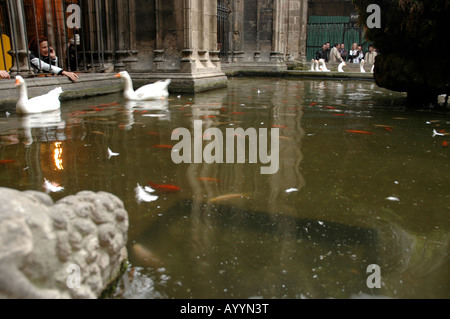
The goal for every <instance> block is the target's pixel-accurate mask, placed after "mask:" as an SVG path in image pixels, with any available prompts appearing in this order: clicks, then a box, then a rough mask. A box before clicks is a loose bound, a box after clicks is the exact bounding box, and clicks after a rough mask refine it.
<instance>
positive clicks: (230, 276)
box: [0, 78, 450, 298]
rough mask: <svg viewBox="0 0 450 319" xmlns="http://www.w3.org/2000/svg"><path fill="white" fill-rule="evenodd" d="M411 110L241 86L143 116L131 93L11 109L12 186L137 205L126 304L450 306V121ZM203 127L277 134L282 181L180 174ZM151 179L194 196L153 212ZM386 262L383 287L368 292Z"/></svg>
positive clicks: (1, 176) (316, 90)
mask: <svg viewBox="0 0 450 319" xmlns="http://www.w3.org/2000/svg"><path fill="white" fill-rule="evenodd" d="M258 90H259V91H258ZM404 102H405V96H404V95H403V94H398V93H394V92H390V91H387V90H383V89H380V88H378V87H377V86H376V85H375V84H373V83H372V82H370V81H363V82H356V81H323V80H306V79H305V80H298V79H295V80H294V79H276V78H271V79H262V78H254V79H253V78H252V79H247V78H231V79H230V80H229V87H228V89H224V90H218V91H213V92H208V93H202V94H198V95H196V96H186V95H183V96H177V95H172V96H171V97H170V101H169V102H168V103H167V105H164V104H162V103H161V102H159V103H151V104H146V105H140V106H138V107H136V106H135V107H134V108H132V107H131V106H130V105H128V106H127V104H126V103H125V102H124V101H123V99H122V97H121V95H120V94H117V95H110V96H102V97H98V98H91V99H87V100H81V101H70V102H64V103H63V106H62V110H61V114H57V115H47V116H42V115H40V116H35V117H18V116H17V115H16V114H15V112H14V111H13V110H8V111H9V113H11V114H10V116H9V117H6V110H2V111H1V113H0V115H1V117H0V163H1V164H0V186H4V187H10V188H15V189H18V190H30V189H32V190H43V186H42V185H43V181H44V178H45V179H47V180H49V181H52V182H55V183H58V184H60V185H61V186H63V187H64V188H65V189H64V192H62V193H53V194H52V197H53V198H54V199H55V200H58V199H60V198H62V197H65V196H67V195H69V194H75V193H77V192H79V191H82V190H93V191H106V192H110V193H113V194H115V195H116V196H118V197H119V198H120V199H122V200H123V202H124V204H125V207H126V209H127V211H128V212H129V216H130V231H129V241H128V247H129V257H130V268H129V273H128V275H127V276H126V280H125V281H123V282H122V283H121V285H120V287H119V288H120V289H119V291H118V297H119V298H250V297H262V298H329V297H331V298H350V297H354V296H355V295H358V294H360V293H364V294H368V295H381V296H388V297H393V298H449V297H450V291H449V284H450V279H449V271H448V269H449V251H448V246H449V238H450V237H449V230H450V223H449V216H450V215H449V213H450V191H449V190H450V170H449V163H450V161H449V156H450V147H448V146H446V145H447V144H446V143H448V142H450V136H448V135H444V136H440V135H439V136H434V137H433V130H436V132H438V133H440V134H446V133H447V132H450V116H449V114H448V113H441V112H437V111H436V112H430V111H420V110H419V111H418V110H406V109H404V107H403V104H404ZM194 120H202V121H203V128H204V129H206V128H213V127H217V128H219V129H220V130H221V131H223V133H224V134H225V130H226V128H237V127H241V128H243V129H247V128H256V129H259V128H268V129H271V128H278V129H279V131H280V140H279V147H280V168H279V171H278V173H277V174H275V175H262V174H261V173H260V168H261V166H263V164H262V163H252V164H250V163H248V162H247V163H244V164H205V163H202V164H179V165H176V164H174V163H173V162H172V159H171V149H170V148H167V147H165V145H172V146H173V145H175V144H176V142H175V141H171V133H172V131H174V130H175V129H177V128H178V129H179V128H187V129H189V130H191V131H192V130H193V121H194ZM353 131H358V132H353ZM206 144H207V142H204V145H206ZM161 145H162V147H161ZM155 146H159V147H155ZM108 148H110V149H111V150H112V151H113V152H116V153H119V155H118V156H113V157H111V158H109V156H108ZM9 160H11V161H9ZM148 182H152V183H156V184H159V185H174V186H176V187H178V188H180V190H179V191H177V189H171V191H170V189H169V191H168V192H163V191H161V190H157V191H156V192H155V193H154V195H157V196H158V199H157V200H156V201H153V202H149V203H146V202H140V203H139V202H138V201H137V199H136V197H135V187H136V185H137V184H140V185H142V186H144V185H147V184H148ZM286 191H288V192H286ZM223 195H230V196H225V197H223ZM237 195H238V196H237ZM220 196H222V197H220ZM371 264H377V265H379V266H380V270H381V285H382V287H381V288H380V289H377V288H372V289H370V288H368V286H367V278H368V277H369V276H370V275H371V274H372V273H367V271H366V270H367V267H368V266H369V265H371Z"/></svg>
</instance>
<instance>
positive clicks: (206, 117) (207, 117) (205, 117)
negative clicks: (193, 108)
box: [202, 115, 216, 119]
mask: <svg viewBox="0 0 450 319" xmlns="http://www.w3.org/2000/svg"><path fill="white" fill-rule="evenodd" d="M215 117H216V116H215V115H204V116H202V118H204V119H213V118H215Z"/></svg>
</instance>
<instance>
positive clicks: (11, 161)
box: [0, 159, 17, 165]
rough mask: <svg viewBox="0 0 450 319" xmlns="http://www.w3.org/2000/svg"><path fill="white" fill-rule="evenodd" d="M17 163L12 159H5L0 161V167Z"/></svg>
mask: <svg viewBox="0 0 450 319" xmlns="http://www.w3.org/2000/svg"><path fill="white" fill-rule="evenodd" d="M16 163H17V161H15V160H12V159H7V160H1V161H0V165H8V164H16Z"/></svg>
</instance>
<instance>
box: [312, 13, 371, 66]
mask: <svg viewBox="0 0 450 319" xmlns="http://www.w3.org/2000/svg"><path fill="white" fill-rule="evenodd" d="M325 42H330V44H331V46H333V45H334V43H344V44H345V48H346V50H347V51H349V50H350V48H351V46H352V44H353V43H357V44H361V45H362V47H363V50H364V52H367V50H368V46H369V43H368V42H367V41H366V40H365V37H364V29H363V28H361V27H356V26H355V25H354V24H353V23H351V22H350V18H349V17H340V16H310V17H309V19H308V32H307V40H306V56H307V59H308V61H310V60H311V59H315V57H316V52H317V51H318V50H319V49H320V48H322V44H324V43H325Z"/></svg>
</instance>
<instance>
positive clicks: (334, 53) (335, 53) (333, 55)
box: [330, 43, 344, 63]
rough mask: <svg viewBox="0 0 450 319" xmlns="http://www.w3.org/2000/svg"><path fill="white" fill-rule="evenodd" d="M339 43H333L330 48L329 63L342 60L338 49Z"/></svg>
mask: <svg viewBox="0 0 450 319" xmlns="http://www.w3.org/2000/svg"><path fill="white" fill-rule="evenodd" d="M338 46H339V43H335V44H334V47H333V49H331V52H330V62H331V63H338V62H343V61H344V60H343V59H342V57H341V54H340V53H339V50H338Z"/></svg>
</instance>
